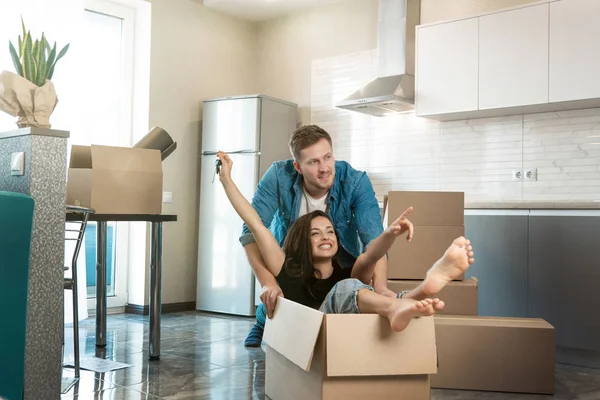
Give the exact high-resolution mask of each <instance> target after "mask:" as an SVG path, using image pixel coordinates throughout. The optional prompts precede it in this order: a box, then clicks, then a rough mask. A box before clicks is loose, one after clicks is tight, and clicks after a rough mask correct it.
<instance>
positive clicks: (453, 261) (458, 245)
mask: <svg viewBox="0 0 600 400" xmlns="http://www.w3.org/2000/svg"><path fill="white" fill-rule="evenodd" d="M472 250H473V247H471V242H469V241H468V240H467V239H465V238H464V237H462V236H461V237H459V238H457V239H455V240H454V242H452V244H451V245H450V247H448V249H447V250H446V252H445V253H444V255H443V256H442V257H441V258H440V259H439V260H437V261H436V262H435V264H433V266H432V267H431V268H430V269H429V271H427V276H426V277H425V280H424V281H423V291H424V292H425V295H427V296H433V295H436V294H438V293H439V292H440V291H441V290H442V289H443V288H444V286H446V285H447V284H448V282H451V281H452V280H454V279H456V278H457V277H458V276H460V275H461V274H462V273H463V272H465V271H466V270H467V268H469V266H470V265H471V264H473V262H474V261H475V260H474V259H473V258H472V257H473V251H472Z"/></svg>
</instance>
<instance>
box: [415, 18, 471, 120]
mask: <svg viewBox="0 0 600 400" xmlns="http://www.w3.org/2000/svg"><path fill="white" fill-rule="evenodd" d="M478 30H479V21H478V18H470V19H466V20H462V21H458V22H453V23H446V24H440V25H432V26H426V27H420V28H418V29H417V42H418V43H419V45H418V49H417V53H416V93H417V95H416V113H417V115H432V114H439V113H448V112H464V111H472V110H477V107H478V104H477V101H478V100H477V97H478V84H479V83H478V78H477V75H478V73H477V69H478V62H479V59H478V45H479V38H478Z"/></svg>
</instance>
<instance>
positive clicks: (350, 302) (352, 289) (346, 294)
mask: <svg viewBox="0 0 600 400" xmlns="http://www.w3.org/2000/svg"><path fill="white" fill-rule="evenodd" d="M361 289H367V290H370V291H374V290H373V288H372V287H371V286H369V285H365V284H364V283H362V282H361V281H359V280H358V279H355V278H349V279H344V280H343V281H339V282H338V283H336V284H335V286H334V287H333V288H331V290H330V291H329V293H327V296H325V300H323V303H322V304H321V307H320V308H319V311H321V312H323V313H325V314H359V313H360V311H359V310H358V302H357V298H358V291H359V290H361Z"/></svg>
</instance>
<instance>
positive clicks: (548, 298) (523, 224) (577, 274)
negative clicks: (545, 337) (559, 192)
mask: <svg viewBox="0 0 600 400" xmlns="http://www.w3.org/2000/svg"><path fill="white" fill-rule="evenodd" d="M465 236H466V237H467V238H469V240H471V243H472V244H473V248H474V252H475V263H474V264H473V266H472V267H471V268H469V270H467V273H466V274H465V276H466V277H467V278H470V277H476V278H477V279H478V286H479V287H478V296H479V304H478V306H479V315H482V316H502V317H527V318H543V319H545V320H546V321H548V322H549V323H550V324H552V325H553V326H554V328H555V335H556V336H555V342H556V346H557V352H556V359H557V361H558V362H563V363H567V364H573V365H580V366H586V367H593V368H600V342H598V338H599V337H600V318H598V310H600V296H598V293H600V246H598V245H597V243H598V238H600V210H465Z"/></svg>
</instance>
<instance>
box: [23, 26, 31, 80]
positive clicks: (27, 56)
mask: <svg viewBox="0 0 600 400" xmlns="http://www.w3.org/2000/svg"><path fill="white" fill-rule="evenodd" d="M23 64H24V67H25V68H24V70H23V72H25V75H24V77H25V78H26V79H28V80H29V81H31V82H34V81H33V80H32V77H33V75H34V65H33V44H32V43H31V36H29V34H28V35H27V40H26V41H25V50H24V53H23Z"/></svg>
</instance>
